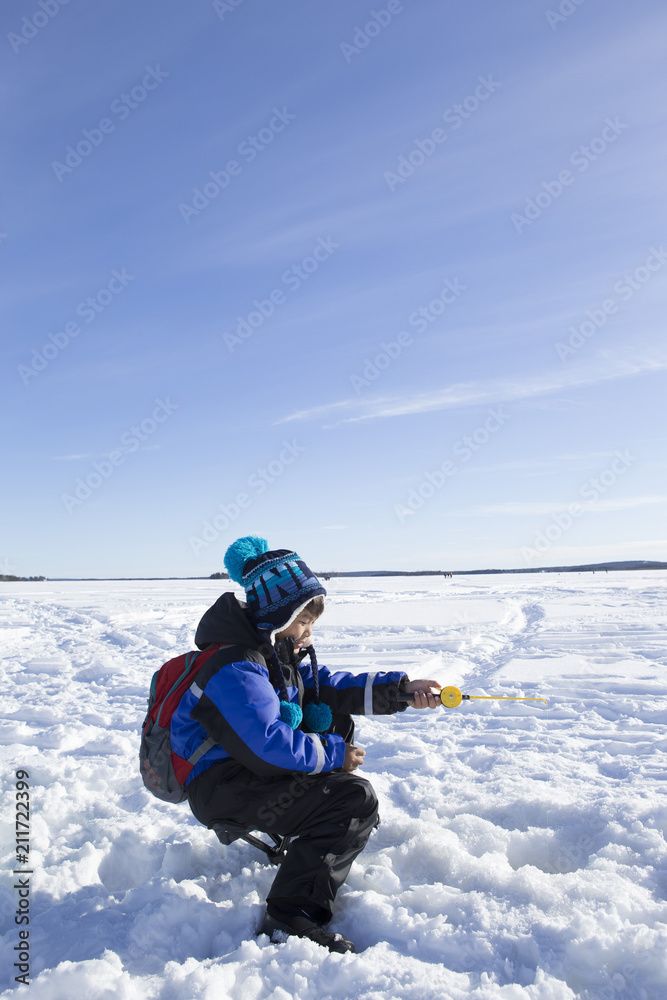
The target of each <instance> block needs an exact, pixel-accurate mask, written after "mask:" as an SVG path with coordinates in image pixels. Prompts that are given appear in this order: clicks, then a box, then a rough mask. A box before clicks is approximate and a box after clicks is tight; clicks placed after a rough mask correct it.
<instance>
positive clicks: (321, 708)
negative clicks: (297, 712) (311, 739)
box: [303, 702, 333, 733]
mask: <svg viewBox="0 0 667 1000" xmlns="http://www.w3.org/2000/svg"><path fill="white" fill-rule="evenodd" d="M303 718H304V721H305V723H306V725H307V727H308V729H309V730H310V732H311V733H326V731H327V729H328V728H329V726H330V725H331V722H332V719H333V716H332V714H331V709H330V708H329V706H328V705H322V704H319V705H316V704H315V702H311V703H310V705H306V707H305V708H304V710H303Z"/></svg>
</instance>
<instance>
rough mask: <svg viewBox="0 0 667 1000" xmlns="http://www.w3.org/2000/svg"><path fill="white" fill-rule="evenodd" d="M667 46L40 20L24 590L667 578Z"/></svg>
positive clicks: (29, 218)
mask: <svg viewBox="0 0 667 1000" xmlns="http://www.w3.org/2000/svg"><path fill="white" fill-rule="evenodd" d="M561 9H562V11H565V12H567V11H568V10H572V13H569V14H568V13H559V11H560V10H561ZM666 30H667V11H665V9H664V6H663V5H662V4H660V3H658V2H657V0H639V2H638V3H636V4H633V5H632V7H631V8H629V7H628V5H627V4H625V3H622V2H620V0H605V2H603V0H585V2H584V3H582V4H580V5H578V6H575V5H574V4H569V3H560V4H559V3H555V2H554V3H552V4H549V3H545V4H544V5H542V4H539V3H535V2H534V0H530V2H524V0H519V2H516V3H513V4H505V5H499V4H498V3H497V2H495V0H479V2H475V3H472V4H444V3H441V2H436V0H431V2H428V0H404V2H402V3H401V2H398V0H391V3H384V2H381V3H380V4H377V5H375V6H373V5H371V4H369V5H365V4H360V3H358V2H351V0H336V2H335V3H334V2H323V0H308V2H306V0H292V2H291V3H289V4H284V3H276V2H274V0H241V2H236V3H235V4H231V3H224V2H219V3H218V4H217V5H216V4H213V3H211V2H204V0H190V2H187V3H186V2H185V0H180V2H179V0H142V3H141V4H137V3H136V2H130V0H125V2H123V0H115V2H114V3H110V2H99V3H90V2H89V3H85V2H84V0H70V2H69V3H68V4H66V5H64V6H62V7H60V6H57V0H43V4H42V5H41V6H40V4H39V3H38V0H35V2H34V3H33V2H32V0H22V2H19V0H10V2H9V3H7V4H6V5H5V7H4V10H3V35H4V37H3V38H2V39H1V41H2V44H4V45H5V58H4V59H3V69H2V70H1V71H0V80H1V82H2V92H3V94H2V96H3V105H4V118H5V135H6V137H7V145H8V146H9V152H8V154H7V156H6V157H5V165H4V183H3V191H4V204H3V209H2V215H1V216H0V232H1V234H2V235H1V236H0V252H1V253H2V254H3V257H4V271H5V276H6V281H5V287H4V294H3V299H2V319H3V340H2V355H3V366H2V400H3V404H4V405H3V417H2V422H3V432H4V433H3V441H4V461H3V471H4V473H5V484H6V485H5V488H4V489H3V498H2V503H3V518H2V523H3V537H2V540H1V541H0V567H2V569H3V570H4V572H13V573H20V574H46V575H47V576H107V575H110V576H125V575H129V576H132V575H137V576H141V575H158V576H162V575H164V576H168V575H195V576H196V575H208V574H209V573H211V572H214V571H215V570H218V569H220V568H222V557H223V555H224V550H225V548H226V546H227V545H228V544H229V543H230V542H232V541H233V540H234V539H235V538H236V537H238V536H239V535H243V534H248V533H258V534H262V535H264V536H265V537H267V539H268V541H269V544H270V545H271V547H275V548H278V547H294V548H296V549H297V551H298V552H299V553H300V554H301V555H302V556H303V558H305V559H306V560H307V561H308V562H309V564H310V565H312V566H313V568H315V569H317V570H326V569H350V570H353V569H365V568H379V569H380V568H381V569H390V568H399V569H421V568H433V569H449V568H452V569H474V568H483V567H488V566H497V567H519V566H526V567H529V566H540V565H553V564H560V563H574V562H580V561H590V560H601V559H632V558H639V559H666V558H667V540H666V536H665V527H664V526H665V512H666V508H665V503H666V501H667V483H665V467H666V460H665V441H666V438H667V434H666V432H665V408H664V399H665V389H666V385H665V381H666V380H665V370H666V368H667V347H666V345H665V337H664V305H663V301H664V289H665V286H666V284H667V231H666V227H665V217H666V216H665V189H666V182H665V176H664V163H665V153H666V152H667V149H666V147H667V132H666V131H665V128H664V125H665V108H666V107H667V100H666V97H667V94H666V90H667V87H666V76H665V70H664V52H663V44H662V40H663V39H664V37H665V32H666ZM0 571H2V570H0Z"/></svg>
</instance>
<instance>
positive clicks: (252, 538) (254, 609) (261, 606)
mask: <svg viewBox="0 0 667 1000" xmlns="http://www.w3.org/2000/svg"><path fill="white" fill-rule="evenodd" d="M225 569H226V570H227V572H228V573H229V577H230V579H231V580H233V581H234V582H235V583H240V584H241V586H242V587H243V589H244V590H245V593H246V602H247V614H248V617H249V618H250V619H251V621H252V623H253V625H254V626H255V628H256V629H257V631H258V632H259V633H260V634H261V635H265V636H266V637H267V639H268V642H269V644H271V645H272V644H273V640H274V637H275V635H276V632H282V631H283V630H284V629H286V628H288V627H289V626H290V625H291V624H292V622H293V621H294V619H295V618H297V617H298V615H299V613H300V612H301V611H303V609H304V608H305V607H306V605H307V604H309V602H310V601H312V600H313V598H314V597H318V596H322V597H324V596H325V595H326V590H325V589H324V587H323V586H322V584H321V583H320V581H319V580H318V579H317V577H316V576H315V574H314V573H313V572H312V570H310V569H309V568H308V566H306V564H305V562H304V561H303V559H301V558H300V557H299V556H298V555H297V553H296V552H293V551H292V550H291V549H274V550H273V551H271V552H270V551H269V544H268V542H267V541H266V539H265V538H258V537H257V536H256V535H246V536H245V537H244V538H238V539H237V540H236V541H235V542H233V543H232V545H230V546H229V548H228V549H227V551H226V553H225ZM307 652H308V654H309V656H310V662H311V667H312V671H313V686H314V689H315V702H314V703H311V704H309V705H306V709H305V720H306V723H307V724H308V726H309V728H310V729H311V731H312V732H324V731H325V730H326V729H328V728H329V726H330V725H331V720H332V715H331V710H330V709H329V706H328V705H321V704H320V685H319V677H318V668H317V658H316V656H315V650H314V648H313V646H309V647H308V649H307ZM269 660H270V665H269V671H270V673H271V675H272V676H271V679H272V683H273V685H274V687H276V688H277V689H278V691H279V692H280V715H281V718H282V720H283V722H286V723H287V724H288V725H289V726H290V727H291V728H292V729H296V728H297V726H299V725H300V724H301V720H302V718H303V717H304V715H303V713H302V711H301V709H300V707H299V706H298V705H295V704H293V703H292V702H290V701H289V698H288V695H287V687H286V685H285V678H284V676H283V671H282V666H281V665H280V661H279V660H278V657H277V655H276V652H275V650H273V649H272V650H271V653H270V654H269Z"/></svg>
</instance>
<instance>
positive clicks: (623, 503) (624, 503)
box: [447, 495, 667, 517]
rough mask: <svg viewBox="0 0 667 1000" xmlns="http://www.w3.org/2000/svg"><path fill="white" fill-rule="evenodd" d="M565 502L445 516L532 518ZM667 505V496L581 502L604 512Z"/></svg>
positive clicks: (504, 506) (488, 506) (523, 504)
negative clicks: (496, 515) (494, 515)
mask: <svg viewBox="0 0 667 1000" xmlns="http://www.w3.org/2000/svg"><path fill="white" fill-rule="evenodd" d="M571 502H572V501H566V500H560V501H555V500H534V501H530V502H528V503H526V502H508V503H498V504H480V505H478V506H477V507H467V508H465V509H464V510H453V511H448V512H447V516H456V515H460V516H465V517H487V516H489V515H493V514H500V515H503V516H509V517H532V516H534V515H535V516H540V515H548V514H558V513H560V512H561V511H563V510H565V508H566V507H567V505H568V503H571ZM659 503H667V496H660V495H658V496H646V497H625V498H623V499H617V500H597V501H595V502H594V503H591V502H583V501H582V502H581V506H582V507H585V508H586V510H592V511H599V512H600V513H603V512H605V511H615V510H630V509H632V508H633V507H645V506H647V505H650V504H659Z"/></svg>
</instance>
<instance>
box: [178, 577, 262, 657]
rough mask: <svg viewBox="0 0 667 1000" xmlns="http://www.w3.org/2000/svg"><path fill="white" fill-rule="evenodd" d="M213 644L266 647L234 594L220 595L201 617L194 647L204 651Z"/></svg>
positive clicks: (251, 647)
mask: <svg viewBox="0 0 667 1000" xmlns="http://www.w3.org/2000/svg"><path fill="white" fill-rule="evenodd" d="M215 642H228V643H230V644H231V645H234V646H245V647H247V648H249V649H258V650H259V649H261V647H262V646H265V645H266V639H262V637H261V636H260V635H258V633H257V632H256V630H255V629H254V628H253V626H252V624H251V622H250V621H249V619H248V617H247V615H246V613H245V610H244V608H243V605H242V604H241V603H240V602H239V601H238V599H237V597H236V595H235V594H233V593H231V591H230V593H228V594H222V596H221V597H219V598H218V599H217V601H216V602H215V604H214V605H213V606H212V607H210V608H209V609H208V611H206V612H205V613H204V615H203V616H202V619H201V621H200V622H199V625H198V626H197V631H196V633H195V645H196V646H197V648H198V649H205V647H206V646H210V645H211V644H212V643H215Z"/></svg>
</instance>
